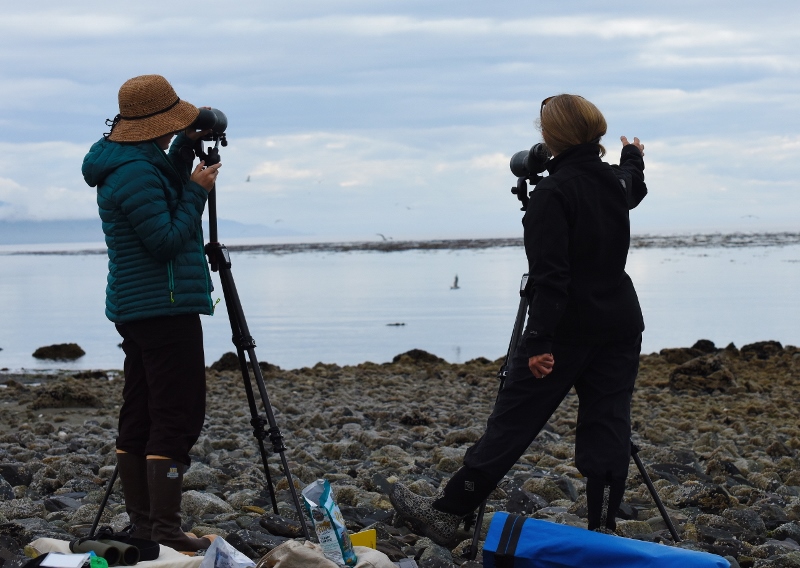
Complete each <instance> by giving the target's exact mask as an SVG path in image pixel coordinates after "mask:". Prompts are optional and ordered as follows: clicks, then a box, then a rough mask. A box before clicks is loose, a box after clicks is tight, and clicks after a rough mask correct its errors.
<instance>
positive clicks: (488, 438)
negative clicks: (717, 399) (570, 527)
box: [464, 335, 642, 487]
mask: <svg viewBox="0 0 800 568" xmlns="http://www.w3.org/2000/svg"><path fill="white" fill-rule="evenodd" d="M641 344H642V338H641V335H639V336H637V337H636V338H633V339H631V340H629V341H622V342H614V343H606V344H602V345H575V344H564V343H556V344H554V345H553V358H554V359H555V365H554V367H553V372H552V373H550V375H548V376H547V377H546V378H544V379H536V378H534V376H533V373H531V371H530V369H529V368H528V357H527V355H526V354H525V353H524V348H521V349H518V350H517V353H516V354H515V355H514V357H513V358H512V360H511V362H510V364H509V374H508V377H507V379H506V383H505V386H504V387H503V390H502V391H501V392H500V393H499V395H498V399H497V402H496V403H495V407H494V411H493V412H492V414H491V416H490V417H489V420H488V422H487V426H486V431H485V432H484V434H483V436H482V437H481V438H480V439H479V440H478V441H477V442H476V443H475V445H474V446H472V447H471V448H470V449H469V450H467V453H466V455H465V457H464V465H466V466H467V467H469V468H472V469H475V470H477V471H479V472H480V473H481V474H483V476H485V477H486V478H487V481H488V482H489V484H490V486H491V487H494V485H495V484H497V483H498V482H499V481H500V480H501V479H502V478H503V476H504V475H505V474H506V473H508V471H509V470H510V469H511V467H512V466H513V465H514V464H515V463H516V461H517V460H518V459H519V458H520V456H522V454H523V453H524V452H525V450H526V449H527V448H528V446H529V445H530V444H531V442H532V441H533V439H534V438H535V437H536V435H537V434H538V433H539V431H541V429H542V428H543V427H544V425H545V424H546V423H547V421H548V419H549V418H550V416H551V415H552V414H553V412H555V410H556V408H558V405H559V404H561V401H562V400H564V397H565V396H567V394H568V393H569V391H570V389H571V388H572V387H573V386H574V387H575V390H576V392H577V393H578V400H579V409H578V420H577V429H576V436H575V465H576V467H577V468H578V470H579V471H580V472H581V473H582V474H583V475H584V476H585V477H587V478H589V477H593V478H602V479H603V480H608V481H611V480H624V479H625V478H626V477H627V475H628V464H629V462H630V458H631V454H630V451H631V446H630V435H631V418H630V417H631V396H632V394H633V385H634V382H635V381H636V375H637V373H638V371H639V352H640V350H641Z"/></svg>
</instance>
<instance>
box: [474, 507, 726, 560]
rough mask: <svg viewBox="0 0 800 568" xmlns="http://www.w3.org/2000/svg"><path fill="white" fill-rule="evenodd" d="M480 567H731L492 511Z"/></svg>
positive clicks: (674, 550)
mask: <svg viewBox="0 0 800 568" xmlns="http://www.w3.org/2000/svg"><path fill="white" fill-rule="evenodd" d="M483 566H484V568H573V567H574V568H598V567H609V568H611V567H613V568H675V567H678V568H730V563H729V562H728V561H727V560H725V559H724V558H722V557H721V556H717V555H716V554H709V553H708V552H696V551H694V550H685V549H683V548H675V547H672V546H666V545H663V544H655V543H652V542H643V541H641V540H633V539H629V538H622V537H619V536H614V535H609V534H602V533H597V532H594V531H589V530H586V529H579V528H577V527H571V526H568V525H559V524H556V523H550V522H548V521H540V520H538V519H530V518H527V517H520V516H517V515H509V514H508V513H495V514H494V518H493V519H492V522H491V524H490V525H489V534H487V535H486V542H485V543H484V545H483Z"/></svg>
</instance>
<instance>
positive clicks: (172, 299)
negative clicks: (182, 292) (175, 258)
mask: <svg viewBox="0 0 800 568" xmlns="http://www.w3.org/2000/svg"><path fill="white" fill-rule="evenodd" d="M167 276H168V277H169V301H170V303H171V304H174V303H175V296H174V295H173V292H174V291H175V272H174V271H173V269H172V261H171V260H170V261H169V262H167Z"/></svg>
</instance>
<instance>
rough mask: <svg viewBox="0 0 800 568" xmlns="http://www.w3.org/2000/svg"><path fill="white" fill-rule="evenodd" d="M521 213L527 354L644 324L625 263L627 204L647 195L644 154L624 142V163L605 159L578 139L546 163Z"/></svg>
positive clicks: (619, 335)
mask: <svg viewBox="0 0 800 568" xmlns="http://www.w3.org/2000/svg"><path fill="white" fill-rule="evenodd" d="M547 170H548V172H549V174H550V175H548V176H547V177H545V178H544V179H542V180H541V181H540V182H539V183H537V184H536V187H535V188H534V190H533V191H532V192H531V195H530V201H529V203H528V209H527V211H526V213H525V217H524V218H523V221H522V222H523V225H524V227H525V253H526V255H527V257H528V274H529V279H528V287H527V290H526V295H527V297H528V300H529V302H530V307H529V309H528V325H527V329H526V332H525V336H524V345H525V349H526V350H527V354H528V357H533V356H535V355H540V354H542V353H551V352H552V344H553V342H554V341H555V342H565V343H590V344H599V343H606V342H611V341H616V340H622V339H627V338H632V337H635V336H636V335H637V334H639V333H641V332H642V331H644V320H643V318H642V310H641V308H640V307H639V299H638V297H637V296H636V290H635V289H634V287H633V283H632V282H631V279H630V277H629V276H628V275H627V274H626V273H625V263H626V261H627V258H628V247H629V245H630V221H629V218H628V212H629V210H630V209H633V208H634V207H636V206H637V205H638V204H639V203H640V202H641V201H642V199H644V197H645V195H647V186H646V185H645V183H644V159H643V157H642V154H641V152H640V151H639V149H638V148H637V147H636V146H633V145H631V144H629V145H626V146H624V147H623V148H622V153H621V157H620V165H619V166H612V165H609V164H607V163H605V162H603V161H602V160H601V159H600V156H599V154H598V146H597V144H581V145H579V146H573V147H572V148H569V149H568V150H566V151H564V152H563V153H561V154H559V155H558V156H556V157H555V158H553V159H552V160H550V162H549V163H548V166H547Z"/></svg>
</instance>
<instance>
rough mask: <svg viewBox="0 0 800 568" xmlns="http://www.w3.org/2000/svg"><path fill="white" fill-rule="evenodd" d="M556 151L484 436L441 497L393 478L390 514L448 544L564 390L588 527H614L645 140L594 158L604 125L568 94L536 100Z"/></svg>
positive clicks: (533, 214) (626, 435) (538, 195)
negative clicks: (632, 216) (524, 312)
mask: <svg viewBox="0 0 800 568" xmlns="http://www.w3.org/2000/svg"><path fill="white" fill-rule="evenodd" d="M539 118H540V120H539V123H540V124H539V125H540V128H541V133H542V138H543V139H544V142H545V144H546V145H547V148H548V149H549V150H550V153H551V154H552V155H553V159H552V160H550V161H549V162H548V164H547V170H548V172H549V174H550V175H549V176H547V177H545V178H544V179H543V180H542V181H540V182H539V183H537V184H536V187H535V188H534V190H533V191H532V192H531V195H530V201H529V204H528V208H527V211H526V213H525V218H524V219H523V224H524V227H525V235H524V242H525V253H526V255H527V257H528V274H529V280H528V287H527V289H526V290H525V293H526V296H527V298H528V300H529V302H530V304H529V310H528V322H527V327H526V330H525V333H524V335H523V337H522V340H521V341H520V344H519V346H518V348H517V350H516V353H514V354H513V356H512V357H511V360H510V361H509V369H508V376H507V378H506V381H505V383H504V387H503V389H502V390H501V391H500V393H499V394H498V397H497V401H496V403H495V407H494V411H493V412H492V414H491V416H490V417H489V419H488V422H487V425H486V430H485V432H484V433H483V436H482V437H481V438H480V439H479V440H478V441H477V442H476V443H475V444H474V445H473V446H472V447H471V448H469V449H468V450H467V452H466V455H465V456H464V466H463V467H462V468H461V469H460V470H458V471H457V472H456V473H455V474H454V475H453V477H451V478H450V480H449V481H448V482H447V484H446V485H445V486H444V489H443V491H442V493H441V494H440V495H439V496H438V497H434V498H431V497H422V496H419V495H416V494H414V493H412V492H411V491H410V490H409V489H408V488H407V487H406V486H405V485H403V484H401V483H396V484H395V485H394V487H393V489H392V492H391V494H390V499H391V501H392V504H393V505H394V507H395V510H396V511H397V512H398V513H399V515H400V516H402V517H404V518H406V519H407V520H408V521H409V522H410V523H411V524H412V525H413V526H414V527H415V528H416V529H417V531H419V532H420V533H421V534H425V535H426V536H428V537H430V538H431V539H433V540H434V541H435V542H438V543H439V544H443V545H448V544H454V539H455V538H456V534H457V533H456V529H457V527H458V524H459V522H460V521H461V519H462V518H463V517H464V516H466V515H468V514H470V513H472V512H473V511H474V510H475V509H476V508H477V507H478V506H479V505H480V503H481V502H483V500H485V499H486V498H487V497H488V496H489V494H490V493H491V492H492V491H493V490H494V488H495V487H496V485H497V484H498V483H499V482H500V480H501V479H502V478H503V476H504V475H505V474H506V473H508V471H509V470H510V469H511V468H512V466H513V465H514V464H515V462H516V461H517V460H518V459H519V457H520V456H521V455H522V454H523V453H524V452H525V450H526V449H527V448H528V446H529V445H530V444H531V442H532V441H533V440H534V438H535V437H536V435H537V434H538V433H539V431H540V430H541V429H542V428H543V427H544V426H545V424H546V423H547V421H548V419H549V418H550V416H551V415H552V414H553V412H555V410H556V408H558V406H559V405H560V404H561V401H562V400H563V399H564V397H566V396H567V394H568V393H569V392H570V390H571V389H572V388H573V387H574V388H575V391H576V392H577V395H578V399H579V408H578V417H577V426H576V432H575V465H576V467H577V468H578V470H579V471H580V472H581V474H583V476H584V477H585V479H586V499H587V509H588V528H589V529H592V530H600V531H608V530H614V528H615V522H614V516H615V515H616V513H617V510H618V508H619V506H620V504H621V502H622V496H623V492H624V490H625V480H626V477H627V474H628V463H629V461H630V455H631V454H630V452H631V447H630V433H631V425H630V408H631V407H630V405H631V396H632V393H633V385H634V381H635V379H636V375H637V373H638V369H639V351H640V347H641V340H642V331H643V330H644V321H643V319H642V312H641V309H640V307H639V300H638V298H637V296H636V291H635V290H634V287H633V283H632V282H631V279H630V278H629V277H628V275H627V274H626V273H625V263H626V259H627V255H628V247H629V245H630V223H629V219H628V212H629V210H630V209H633V208H634V207H636V206H637V205H638V204H639V202H641V200H642V199H644V197H645V195H646V194H647V187H646V186H645V183H644V160H643V156H644V145H643V144H642V143H641V142H639V139H638V138H634V139H633V143H629V142H628V139H627V138H625V137H624V136H623V137H621V141H622V153H621V157H620V165H619V166H611V165H609V164H607V163H605V162H603V161H602V160H601V159H600V158H601V157H602V156H603V155H605V148H603V146H602V145H601V144H600V138H601V137H602V136H604V135H605V133H606V121H605V118H604V117H603V115H602V114H601V113H600V111H599V110H598V108H597V107H596V106H595V105H593V104H592V103H591V102H589V101H587V100H586V99H584V98H583V97H579V96H577V95H557V96H554V97H549V98H547V99H545V100H544V101H542V105H541V109H540V117H539Z"/></svg>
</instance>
